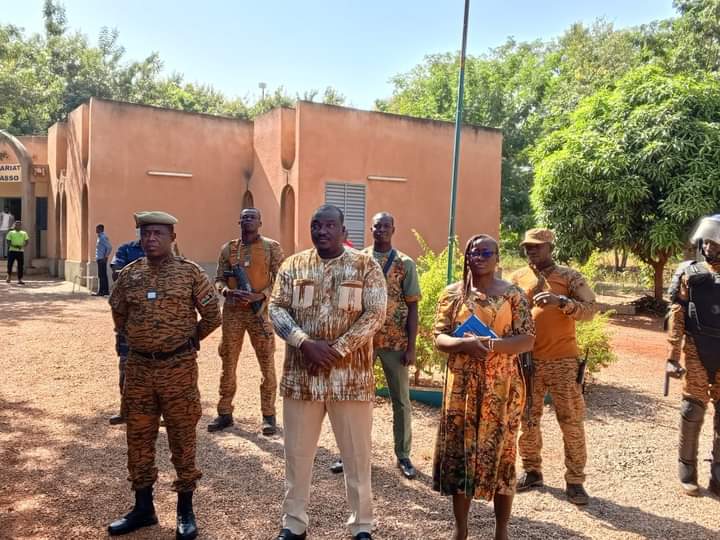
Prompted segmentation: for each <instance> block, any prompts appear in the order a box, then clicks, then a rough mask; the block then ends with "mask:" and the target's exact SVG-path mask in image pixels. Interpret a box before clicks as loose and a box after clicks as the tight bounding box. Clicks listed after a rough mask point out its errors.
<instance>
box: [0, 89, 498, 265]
mask: <svg viewBox="0 0 720 540" xmlns="http://www.w3.org/2000/svg"><path fill="white" fill-rule="evenodd" d="M453 129H454V126H453V125H452V124H451V123H448V122H436V121H427V120H419V119H413V118H408V117H403V116H397V115H390V114H383V113H374V112H367V111H359V110H354V109H348V108H343V107H333V106H326V105H320V104H314V103H308V102H299V103H298V104H297V108H296V109H275V110H273V111H270V112H268V113H267V114H265V115H263V116H261V117H259V118H257V119H256V120H255V121H254V122H247V121H243V120H237V119H231V118H222V117H215V116H210V115H204V114H194V113H185V112H180V111H173V110H168V109H161V108H156V107H147V106H141V105H131V104H127V103H119V102H112V101H106V100H99V99H91V100H90V101H89V102H88V103H86V104H84V105H82V106H80V107H78V108H77V109H76V110H74V111H73V112H72V113H70V114H69V115H68V118H67V121H66V122H62V123H58V124H55V125H54V126H52V127H51V128H50V130H49V132H48V137H47V138H44V139H43V140H42V141H35V140H28V142H27V144H28V149H32V150H31V151H32V152H34V154H35V155H36V156H37V159H38V160H39V161H43V164H47V173H46V176H45V181H44V182H39V183H38V185H37V186H36V187H37V194H38V195H39V196H47V197H48V214H49V215H48V234H47V244H48V249H47V252H48V256H49V258H50V261H51V264H50V268H51V270H52V271H53V272H54V273H57V274H58V275H60V276H62V277H64V278H65V279H73V278H74V277H75V276H76V275H78V274H81V275H86V274H88V273H90V274H92V273H94V272H95V265H94V264H93V263H94V249H95V225H96V224H98V223H103V224H104V225H105V228H106V232H107V234H108V235H109V237H110V239H111V242H112V244H113V246H114V247H115V248H116V247H117V246H119V245H120V244H121V243H123V242H126V241H128V240H130V239H132V238H133V237H134V234H135V233H134V223H133V221H132V214H133V213H134V212H137V211H139V210H150V209H162V210H165V211H168V212H170V213H172V214H174V215H176V216H177V217H178V219H179V220H180V223H179V224H178V226H177V227H176V232H177V233H178V244H179V246H180V249H181V251H182V252H183V254H184V255H185V256H187V257H189V258H190V259H193V260H195V261H197V262H199V263H200V264H202V265H203V266H204V267H205V268H206V269H208V270H209V271H214V266H215V262H216V260H217V254H218V251H219V247H220V245H221V244H223V243H224V242H226V241H227V240H229V239H231V238H234V237H237V236H238V234H239V230H238V223H237V222H238V216H239V212H240V210H241V208H242V207H243V204H244V203H245V204H250V199H252V204H253V205H254V206H255V207H257V208H259V209H260V210H261V211H262V213H263V234H265V235H266V236H269V237H271V238H275V239H277V240H279V241H280V242H281V243H282V245H283V247H284V249H285V251H286V253H288V254H289V253H291V252H294V251H298V250H300V249H305V248H308V247H310V246H311V241H310V234H309V221H310V216H311V214H312V212H313V210H314V209H315V208H317V207H318V206H320V205H321V204H323V203H324V202H325V190H326V185H327V183H328V182H333V183H341V184H349V185H351V186H365V192H364V196H365V199H364V216H365V217H364V220H360V221H358V223H359V225H358V227H360V229H359V230H360V232H364V243H365V244H369V243H371V235H370V233H369V227H370V219H371V217H372V216H373V215H374V214H375V213H377V212H380V211H389V212H392V213H393V214H394V215H395V217H396V225H397V235H396V237H395V244H396V247H398V248H399V249H401V250H403V251H405V252H407V253H408V254H410V255H411V256H417V255H418V253H419V246H418V244H417V242H416V240H415V238H414V235H413V233H412V230H413V229H415V230H417V231H418V232H419V233H420V234H421V235H422V236H423V237H424V238H425V239H426V240H427V241H428V243H429V244H430V246H431V247H432V248H433V249H435V250H438V251H439V250H441V249H443V247H444V246H445V245H446V243H447V221H448V208H449V192H450V173H451V160H452V144H453ZM43 144H44V145H45V146H43ZM501 145H502V136H501V134H500V132H499V131H497V130H493V129H486V128H476V127H465V128H464V129H463V133H462V146H461V148H462V155H461V165H460V178H459V192H458V214H457V215H458V220H457V232H458V235H459V236H460V240H461V242H463V241H465V240H466V239H467V237H468V236H469V235H471V234H473V233H478V232H484V233H489V234H492V235H497V234H498V227H499V221H500V164H501ZM8 160H9V161H12V157H10V158H8ZM16 188H17V191H18V193H20V186H17V187H13V188H12V189H16ZM0 189H6V187H4V186H0ZM40 194H42V195H40ZM0 196H1V195H0ZM355 232H358V231H355ZM356 247H363V246H356Z"/></svg>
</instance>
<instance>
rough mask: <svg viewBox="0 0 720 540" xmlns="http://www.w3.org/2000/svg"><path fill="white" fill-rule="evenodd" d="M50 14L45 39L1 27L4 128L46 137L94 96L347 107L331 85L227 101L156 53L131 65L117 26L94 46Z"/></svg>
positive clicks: (53, 8) (229, 110)
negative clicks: (167, 70) (172, 69)
mask: <svg viewBox="0 0 720 540" xmlns="http://www.w3.org/2000/svg"><path fill="white" fill-rule="evenodd" d="M43 17H44V21H45V33H44V34H33V35H30V36H26V35H25V33H24V32H23V31H22V30H21V29H20V28H18V27H16V26H13V25H0V70H1V71H2V72H3V77H2V79H0V95H1V96H2V97H3V99H2V100H0V128H1V129H7V130H8V131H9V132H10V133H13V134H15V135H23V134H34V133H44V132H45V131H46V130H47V128H48V127H49V126H51V125H52V124H54V123H55V122H57V121H59V120H63V119H64V118H65V117H66V116H67V114H68V113H69V112H70V111H72V110H73V109H75V108H76V107H77V106H78V105H80V104H81V103H83V102H84V101H87V100H88V99H89V98H90V97H93V96H94V97H99V98H106V99H116V100H120V101H127V102H130V103H142V104H145V105H157V106H160V107H169V108H172V109H180V110H184V111H194V112H204V113H210V114H218V115H224V116H231V117H238V118H253V117H255V116H256V115H258V114H262V113H264V112H267V111H268V110H270V109H272V108H273V107H277V106H293V105H294V104H295V101H296V100H298V99H307V100H309V101H314V100H316V99H321V100H322V101H323V102H324V103H331V104H335V105H341V104H343V103H344V102H345V97H344V96H343V95H342V94H340V93H339V92H338V91H337V90H335V89H334V88H332V87H328V88H326V89H325V90H324V91H323V92H322V93H321V92H320V91H319V90H310V91H307V92H305V93H304V94H302V95H296V96H295V97H294V98H293V97H291V96H290V95H288V94H287V93H286V92H285V90H284V89H283V88H282V87H279V88H277V89H275V90H274V91H272V92H270V93H269V95H268V96H267V97H266V98H264V99H258V100H251V99H249V98H240V97H234V98H228V97H227V96H225V95H224V94H223V93H222V92H220V91H218V90H216V89H215V88H213V87H212V86H210V85H206V84H199V83H192V82H186V81H185V80H184V77H183V75H182V74H180V73H172V74H169V75H165V74H164V72H163V63H162V60H161V59H160V55H159V54H158V53H156V52H152V53H150V54H149V55H148V56H147V57H146V58H145V59H143V60H140V61H127V60H125V49H124V48H123V47H122V46H121V45H120V42H119V34H118V31H117V30H115V29H110V28H103V29H102V31H101V32H100V35H99V36H98V41H97V44H94V45H93V44H91V43H90V42H89V41H88V38H87V37H86V36H84V35H83V34H81V33H80V32H71V31H69V30H68V22H67V18H66V15H65V10H64V8H63V7H62V6H61V5H60V4H58V3H57V2H55V1H53V0H45V4H44V8H43Z"/></svg>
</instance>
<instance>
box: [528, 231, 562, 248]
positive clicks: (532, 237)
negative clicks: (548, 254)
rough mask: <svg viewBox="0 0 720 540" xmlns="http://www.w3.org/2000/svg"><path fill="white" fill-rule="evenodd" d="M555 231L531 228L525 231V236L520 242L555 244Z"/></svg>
mask: <svg viewBox="0 0 720 540" xmlns="http://www.w3.org/2000/svg"><path fill="white" fill-rule="evenodd" d="M554 243H555V233H553V232H552V231H551V230H550V229H530V230H528V231H526V232H525V238H523V241H522V242H520V245H521V246H524V245H527V244H554Z"/></svg>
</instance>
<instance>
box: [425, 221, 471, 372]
mask: <svg viewBox="0 0 720 540" xmlns="http://www.w3.org/2000/svg"><path fill="white" fill-rule="evenodd" d="M413 234H414V235H415V238H416V239H417V241H418V244H420V247H421V249H422V255H420V256H419V257H418V259H417V269H418V276H419V279H420V291H421V292H422V298H421V299H420V302H419V303H418V319H419V320H418V339H417V367H416V370H415V384H418V383H419V382H420V374H421V372H424V373H426V374H428V375H432V374H433V372H438V371H441V370H442V369H444V367H445V359H446V355H444V354H443V353H440V352H438V350H437V349H436V348H435V340H434V337H433V324H434V323H435V312H436V311H437V304H438V299H439V298H440V294H441V293H442V291H443V290H444V289H445V287H446V286H447V265H448V250H447V248H445V249H443V250H442V251H441V252H440V253H435V252H434V251H433V250H432V249H430V246H429V245H428V243H427V242H426V241H425V239H424V238H423V237H422V236H421V235H420V234H419V233H418V232H417V231H415V230H413ZM455 245H456V246H457V241H456V242H455ZM462 269H463V256H462V253H461V252H460V250H459V249H458V248H457V247H456V248H455V257H454V261H453V281H459V280H461V279H462Z"/></svg>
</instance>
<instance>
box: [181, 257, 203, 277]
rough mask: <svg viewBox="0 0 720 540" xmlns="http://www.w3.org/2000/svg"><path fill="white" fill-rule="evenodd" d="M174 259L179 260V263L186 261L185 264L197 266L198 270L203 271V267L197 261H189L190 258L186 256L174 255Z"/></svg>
mask: <svg viewBox="0 0 720 540" xmlns="http://www.w3.org/2000/svg"><path fill="white" fill-rule="evenodd" d="M175 260H176V261H178V262H181V263H186V264H189V265H191V266H194V267H195V268H197V269H198V270H200V271H201V272H203V273H205V269H204V268H203V267H202V266H200V265H199V264H198V263H196V262H195V261H191V260H190V259H188V258H187V257H182V256H180V255H176V256H175Z"/></svg>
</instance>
